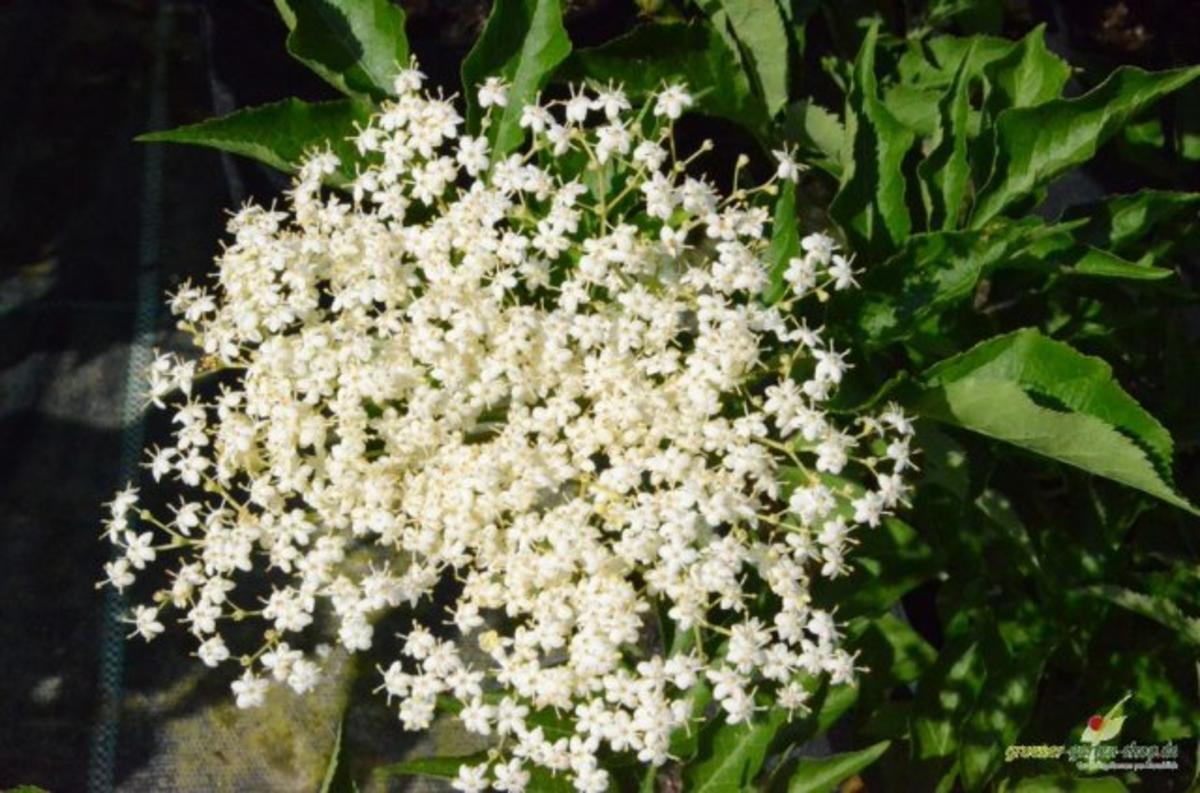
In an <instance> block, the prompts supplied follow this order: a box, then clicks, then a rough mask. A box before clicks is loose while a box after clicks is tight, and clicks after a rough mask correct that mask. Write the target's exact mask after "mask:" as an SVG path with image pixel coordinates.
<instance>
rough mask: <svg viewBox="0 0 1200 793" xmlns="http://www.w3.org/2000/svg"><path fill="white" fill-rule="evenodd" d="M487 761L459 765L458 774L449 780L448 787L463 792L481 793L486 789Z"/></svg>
mask: <svg viewBox="0 0 1200 793" xmlns="http://www.w3.org/2000/svg"><path fill="white" fill-rule="evenodd" d="M487 770H488V767H487V763H481V764H479V765H465V764H464V765H460V766H459V767H458V775H457V776H455V777H454V779H452V780H451V781H450V787H452V788H454V789H455V790H461V791H463V793H482V791H484V790H487V789H488V778H487Z"/></svg>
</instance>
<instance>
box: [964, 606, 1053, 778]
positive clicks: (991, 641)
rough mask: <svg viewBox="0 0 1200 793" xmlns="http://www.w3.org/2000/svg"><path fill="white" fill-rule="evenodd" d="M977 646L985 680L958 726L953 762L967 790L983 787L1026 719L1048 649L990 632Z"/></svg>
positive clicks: (1032, 702) (1031, 708)
mask: <svg viewBox="0 0 1200 793" xmlns="http://www.w3.org/2000/svg"><path fill="white" fill-rule="evenodd" d="M980 647H981V650H982V653H983V662H984V665H985V667H986V670H987V678H986V680H985V682H984V685H983V687H982V688H981V689H980V691H979V696H978V697H977V698H976V700H975V703H974V705H973V707H972V709H971V712H970V713H969V714H968V715H967V716H966V718H965V719H963V722H962V724H961V726H960V728H959V741H960V744H959V748H958V766H959V773H960V778H961V780H962V785H963V787H964V788H966V789H967V790H980V789H982V788H983V786H984V785H985V784H986V783H987V782H988V781H989V780H990V779H991V777H992V775H994V774H995V773H996V771H997V770H998V769H999V768H1000V765H1001V763H1002V762H1003V761H1004V750H1005V748H1006V747H1008V746H1011V745H1012V744H1013V743H1015V742H1016V740H1017V736H1018V735H1019V734H1020V732H1021V730H1022V729H1023V728H1024V726H1025V724H1026V723H1027V722H1028V721H1029V717H1030V715H1031V714H1032V712H1033V707H1034V705H1035V703H1036V701H1037V691H1038V683H1039V681H1040V680H1041V678H1042V669H1043V667H1044V666H1045V662H1046V657H1047V655H1048V652H1047V649H1048V648H1046V647H1044V646H1041V645H1038V644H1036V643H1033V642H1023V643H1021V644H1018V645H1016V646H1013V647H1009V645H1008V644H1007V643H1006V642H1005V641H1004V639H1003V638H1002V637H1001V635H1000V633H999V632H998V631H995V630H989V631H988V632H987V633H986V634H985V635H984V638H983V641H982V643H981V645H980Z"/></svg>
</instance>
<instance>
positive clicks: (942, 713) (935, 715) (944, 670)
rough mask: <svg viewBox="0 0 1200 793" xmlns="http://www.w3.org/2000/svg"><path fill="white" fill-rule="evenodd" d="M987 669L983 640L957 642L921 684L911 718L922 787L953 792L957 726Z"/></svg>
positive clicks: (911, 736) (912, 743)
mask: <svg viewBox="0 0 1200 793" xmlns="http://www.w3.org/2000/svg"><path fill="white" fill-rule="evenodd" d="M986 674H987V672H986V669H985V668H984V664H983V653H982V652H981V651H980V649H979V642H978V640H971V641H957V642H954V643H952V644H950V645H949V646H947V647H946V648H945V649H944V650H942V653H941V655H939V656H938V660H937V663H936V664H934V666H933V668H931V669H930V670H929V673H928V674H926V675H925V676H924V677H922V678H921V680H920V681H919V682H918V684H917V694H916V697H915V699H914V701H913V711H912V716H911V718H910V720H909V740H910V747H911V754H912V761H913V774H914V777H913V779H911V780H909V781H910V782H911V783H915V784H917V787H916V788H915V789H919V790H938V791H945V790H949V787H950V785H951V784H953V780H954V776H955V772H954V771H953V770H952V769H951V762H950V761H951V758H952V757H953V756H954V754H955V752H956V750H957V749H958V728H959V724H960V723H961V722H962V720H963V718H964V717H965V716H966V714H967V713H968V712H969V711H970V709H971V706H972V705H974V703H975V699H976V697H978V696H979V692H980V690H981V689H982V687H983V680H984V677H985V676H986Z"/></svg>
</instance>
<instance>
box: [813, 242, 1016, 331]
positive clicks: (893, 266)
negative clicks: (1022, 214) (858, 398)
mask: <svg viewBox="0 0 1200 793" xmlns="http://www.w3.org/2000/svg"><path fill="white" fill-rule="evenodd" d="M1031 228H1032V227H1031V226H1030V225H1026V224H1005V225H1004V226H1002V227H1000V228H996V229H990V230H988V231H987V232H977V231H939V232H932V233H921V234H914V235H912V236H911V237H909V238H908V239H907V240H906V241H905V242H904V244H903V246H902V247H901V249H900V251H898V252H897V253H896V254H895V255H894V256H891V257H890V258H888V259H887V260H886V261H884V262H883V263H882V264H879V265H876V266H875V267H871V268H868V270H867V272H866V275H865V276H864V277H863V280H862V289H860V290H857V292H856V293H855V294H852V295H846V296H844V297H840V298H839V299H838V301H837V302H836V303H835V304H834V305H833V307H832V309H831V311H832V318H831V321H833V322H837V323H838V324H841V325H843V326H845V327H846V329H847V331H848V332H849V333H851V334H853V335H855V336H858V337H859V338H860V339H862V341H863V342H864V343H865V344H867V345H868V346H880V345H883V344H888V343H891V342H894V341H898V340H900V339H903V338H905V337H907V336H908V335H910V334H911V333H912V332H913V331H914V330H915V328H916V327H917V326H918V325H919V324H920V323H922V322H923V321H925V320H926V319H927V318H929V317H932V316H934V315H936V314H938V313H940V312H941V311H942V310H943V309H944V308H945V307H946V306H949V305H952V304H954V303H957V302H959V301H961V300H964V299H966V298H968V297H970V296H971V295H973V294H974V293H975V288H976V286H977V285H978V283H979V279H980V278H982V277H983V276H984V275H986V274H987V273H988V271H990V270H991V269H992V268H994V267H996V266H997V265H998V264H999V263H1000V262H1002V261H1004V260H1005V258H1006V257H1007V256H1008V255H1009V254H1010V253H1011V252H1012V251H1013V250H1015V249H1017V248H1018V247H1019V246H1021V245H1024V244H1025V242H1026V240H1027V237H1028V234H1029V233H1030V231H1031Z"/></svg>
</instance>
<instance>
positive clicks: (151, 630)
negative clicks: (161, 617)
mask: <svg viewBox="0 0 1200 793" xmlns="http://www.w3.org/2000/svg"><path fill="white" fill-rule="evenodd" d="M132 622H133V633H131V634H130V635H131V636H141V637H142V638H143V639H145V640H146V641H150V640H151V639H153V638H154V637H155V636H157V635H158V634H160V633H162V632H163V624H162V623H161V622H159V621H158V609H156V608H152V607H150V606H134V607H133V620H132Z"/></svg>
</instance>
